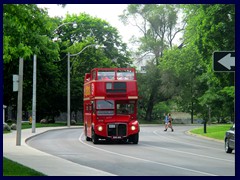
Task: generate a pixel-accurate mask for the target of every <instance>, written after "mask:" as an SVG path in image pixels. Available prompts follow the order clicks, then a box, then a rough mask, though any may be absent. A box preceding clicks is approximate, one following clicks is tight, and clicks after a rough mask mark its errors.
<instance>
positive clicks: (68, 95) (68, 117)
mask: <svg viewBox="0 0 240 180" xmlns="http://www.w3.org/2000/svg"><path fill="white" fill-rule="evenodd" d="M67 73H68V78H67V79H68V85H67V90H68V94H67V98H68V103H67V106H68V107H67V126H68V127H70V114H71V112H70V53H69V52H68V72H67Z"/></svg>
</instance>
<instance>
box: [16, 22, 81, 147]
mask: <svg viewBox="0 0 240 180" xmlns="http://www.w3.org/2000/svg"><path fill="white" fill-rule="evenodd" d="M67 24H72V25H73V28H77V23H76V22H75V21H74V22H67V23H63V24H61V25H59V26H58V27H57V28H56V29H54V31H53V33H54V34H55V33H56V31H57V30H58V29H59V28H60V27H62V26H65V25H67ZM36 73H37V57H36V55H34V60H33V94H32V95H33V96H32V133H35V132H36V90H37V87H36V79H37V75H36ZM17 144H19V143H17Z"/></svg>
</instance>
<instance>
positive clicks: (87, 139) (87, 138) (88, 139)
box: [85, 124, 92, 141]
mask: <svg viewBox="0 0 240 180" xmlns="http://www.w3.org/2000/svg"><path fill="white" fill-rule="evenodd" d="M85 137H86V141H91V140H92V139H91V138H90V137H88V136H87V125H86V124H85Z"/></svg>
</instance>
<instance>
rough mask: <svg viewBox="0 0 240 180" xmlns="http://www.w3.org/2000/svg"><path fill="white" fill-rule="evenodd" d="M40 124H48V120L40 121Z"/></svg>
mask: <svg viewBox="0 0 240 180" xmlns="http://www.w3.org/2000/svg"><path fill="white" fill-rule="evenodd" d="M40 123H41V124H48V120H47V119H41V120H40Z"/></svg>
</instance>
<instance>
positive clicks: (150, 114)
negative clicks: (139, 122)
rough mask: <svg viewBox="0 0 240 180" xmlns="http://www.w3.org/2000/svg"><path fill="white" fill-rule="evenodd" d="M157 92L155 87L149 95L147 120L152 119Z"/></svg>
mask: <svg viewBox="0 0 240 180" xmlns="http://www.w3.org/2000/svg"><path fill="white" fill-rule="evenodd" d="M155 93H156V90H154V88H153V89H152V92H151V95H150V97H149V100H148V105H147V111H146V116H145V120H146V121H151V117H152V111H153V105H154V96H155Z"/></svg>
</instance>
